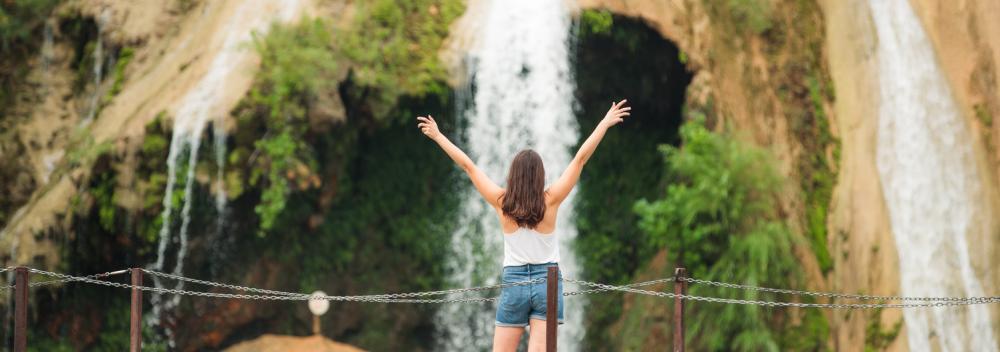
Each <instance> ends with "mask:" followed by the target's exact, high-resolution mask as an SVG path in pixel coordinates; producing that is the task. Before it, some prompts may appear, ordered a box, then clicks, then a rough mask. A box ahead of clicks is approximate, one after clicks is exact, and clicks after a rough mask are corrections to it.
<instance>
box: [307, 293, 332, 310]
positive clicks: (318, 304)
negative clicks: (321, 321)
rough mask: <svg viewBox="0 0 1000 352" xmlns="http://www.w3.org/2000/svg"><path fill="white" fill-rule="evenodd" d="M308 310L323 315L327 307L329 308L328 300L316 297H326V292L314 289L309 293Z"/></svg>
mask: <svg viewBox="0 0 1000 352" xmlns="http://www.w3.org/2000/svg"><path fill="white" fill-rule="evenodd" d="M309 297H310V299H309V311H310V312H312V313H313V315H323V314H324V313H326V310H327V309H330V301H327V300H325V299H316V298H320V297H326V292H323V291H316V292H313V293H312V294H311V295H309Z"/></svg>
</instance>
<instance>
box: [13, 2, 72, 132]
mask: <svg viewBox="0 0 1000 352" xmlns="http://www.w3.org/2000/svg"><path fill="white" fill-rule="evenodd" d="M57 4H59V0H4V1H0V117H2V116H3V112H4V110H6V109H7V108H8V107H10V106H12V105H13V102H14V97H15V96H17V94H18V92H19V90H20V88H21V87H19V84H20V82H21V81H22V80H23V79H24V76H25V75H27V73H28V70H29V67H28V65H27V64H26V61H25V60H26V59H27V58H29V57H31V56H33V55H35V52H36V51H37V50H38V48H39V46H40V44H41V42H42V41H41V40H39V39H40V37H41V31H42V28H43V26H44V23H45V20H46V19H47V18H48V17H49V14H50V13H51V12H52V9H54V8H55V7H56V5H57Z"/></svg>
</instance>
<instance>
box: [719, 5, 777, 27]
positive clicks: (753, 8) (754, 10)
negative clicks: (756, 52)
mask: <svg viewBox="0 0 1000 352" xmlns="http://www.w3.org/2000/svg"><path fill="white" fill-rule="evenodd" d="M725 4H726V5H725V6H726V10H728V11H729V13H730V16H732V18H733V19H734V20H735V21H736V23H737V24H738V26H739V27H740V28H745V29H749V30H751V31H753V32H754V33H756V34H760V33H763V32H764V31H767V30H768V29H770V28H771V26H772V23H771V16H772V12H773V11H772V8H771V2H770V0H726V2H725Z"/></svg>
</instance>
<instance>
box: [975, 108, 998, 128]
mask: <svg viewBox="0 0 1000 352" xmlns="http://www.w3.org/2000/svg"><path fill="white" fill-rule="evenodd" d="M973 110H975V111H976V118H977V119H979V122H982V123H983V125H984V126H986V127H992V126H993V114H991V113H990V109H989V108H988V107H986V104H976V105H975V106H974V107H973Z"/></svg>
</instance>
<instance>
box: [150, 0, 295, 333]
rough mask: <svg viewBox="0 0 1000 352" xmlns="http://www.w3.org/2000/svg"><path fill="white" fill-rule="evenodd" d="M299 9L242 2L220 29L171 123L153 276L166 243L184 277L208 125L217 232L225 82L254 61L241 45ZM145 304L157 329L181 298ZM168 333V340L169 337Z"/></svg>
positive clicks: (162, 264)
mask: <svg viewBox="0 0 1000 352" xmlns="http://www.w3.org/2000/svg"><path fill="white" fill-rule="evenodd" d="M218 4H221V2H217V3H215V5H218ZM211 5H213V4H209V6H211ZM302 5H303V4H302V2H301V1H298V0H292V1H268V0H246V1H242V2H241V3H240V4H239V5H238V7H237V9H236V10H235V11H233V13H232V14H230V17H229V18H228V19H227V20H226V22H225V24H224V25H223V26H222V27H221V28H220V32H221V33H223V34H224V39H223V41H222V47H221V49H219V51H218V53H217V54H216V55H215V57H214V58H213V59H212V61H211V64H210V66H209V68H208V71H207V72H206V73H205V75H204V76H203V77H202V78H201V80H200V81H198V83H197V84H196V85H195V86H194V88H193V89H192V90H191V91H190V92H189V93H188V94H187V95H186V96H185V97H184V98H183V100H182V101H181V103H180V105H179V106H178V108H177V110H176V116H175V117H174V120H173V132H172V133H173V135H172V136H171V140H170V152H169V154H168V156H167V186H166V190H165V192H164V197H163V214H162V219H163V224H162V227H161V228H160V232H159V245H158V248H157V250H158V251H157V259H156V262H155V263H154V264H153V268H154V269H155V270H158V271H167V268H166V267H167V250H168V248H169V247H170V245H171V243H177V246H176V248H175V251H176V256H175V257H174V258H172V261H173V268H172V270H170V271H172V272H173V273H174V274H176V275H182V274H183V270H184V259H185V256H186V255H187V250H188V248H187V242H188V227H189V226H190V224H191V206H192V203H193V198H192V197H193V194H192V193H193V191H194V179H195V168H196V166H197V162H198V152H199V148H200V146H201V140H202V134H203V132H204V130H205V128H206V126H207V125H208V123H209V122H211V123H212V130H213V132H214V139H215V152H216V155H215V161H216V163H218V165H217V167H218V171H217V175H216V177H217V180H216V193H215V206H216V210H217V211H218V214H217V215H218V217H219V218H218V220H217V223H216V224H217V231H218V230H219V229H220V228H221V227H222V221H223V219H222V217H223V215H224V214H225V207H226V196H225V189H224V187H223V186H224V183H223V182H224V181H223V166H224V163H225V153H226V151H225V139H226V135H225V129H224V127H223V126H224V122H225V117H226V115H227V114H228V110H227V109H228V107H225V106H221V105H223V104H221V103H220V101H221V100H222V99H223V98H224V96H225V93H226V92H227V89H232V87H230V86H229V82H231V81H232V80H233V79H234V78H236V77H238V76H241V75H246V74H248V73H247V72H245V71H242V70H240V68H242V67H245V66H243V65H241V63H243V62H247V60H253V58H254V52H253V51H252V50H250V49H249V48H248V46H247V45H246V44H247V43H249V42H250V40H251V38H252V35H253V33H263V32H266V31H267V29H268V26H269V25H270V24H271V23H272V22H274V21H281V22H287V21H289V20H291V19H293V18H294V17H295V16H296V14H297V13H298V12H299V11H300V10H301V8H302ZM183 157H186V158H187V159H186V160H187V170H186V177H185V179H184V181H185V185H184V198H183V201H184V203H183V205H182V207H181V214H180V218H181V224H180V228H179V229H178V231H177V236H176V237H174V236H172V235H171V231H170V229H171V226H172V220H173V211H174V209H173V207H174V204H172V203H173V199H174V188H175V184H176V183H177V173H178V170H177V167H178V161H180V160H181V158H183ZM153 278H154V281H155V284H156V286H157V287H162V286H163V284H162V282H160V280H159V278H157V277H155V276H154V277H153ZM173 288H175V289H183V288H184V283H183V282H182V281H178V282H177V283H176V285H175V286H174V287H173ZM150 300H151V301H152V303H153V316H152V317H151V321H152V322H153V323H154V324H157V323H159V319H160V315H161V314H162V312H163V311H164V310H170V309H172V308H174V307H176V306H177V305H178V304H179V303H180V296H179V295H174V296H171V297H170V298H169V299H164V298H163V297H161V296H160V295H156V294H154V295H151V297H150ZM167 333H168V335H169V334H170V331H167Z"/></svg>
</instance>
